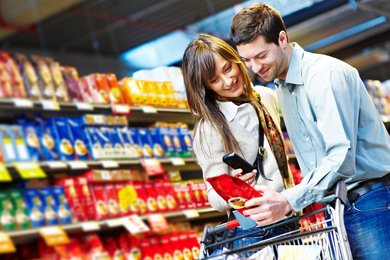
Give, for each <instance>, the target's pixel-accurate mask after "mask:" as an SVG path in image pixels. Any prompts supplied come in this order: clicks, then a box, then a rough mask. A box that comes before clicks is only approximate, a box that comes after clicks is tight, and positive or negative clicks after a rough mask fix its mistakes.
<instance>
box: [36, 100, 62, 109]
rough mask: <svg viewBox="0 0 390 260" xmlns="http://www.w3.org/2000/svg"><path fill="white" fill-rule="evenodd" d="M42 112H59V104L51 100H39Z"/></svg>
mask: <svg viewBox="0 0 390 260" xmlns="http://www.w3.org/2000/svg"><path fill="white" fill-rule="evenodd" d="M41 104H42V108H43V110H56V111H57V110H60V104H58V102H56V101H53V100H41Z"/></svg>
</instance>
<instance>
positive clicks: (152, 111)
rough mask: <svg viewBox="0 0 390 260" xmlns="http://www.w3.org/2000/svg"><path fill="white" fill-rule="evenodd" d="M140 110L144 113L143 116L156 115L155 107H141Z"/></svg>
mask: <svg viewBox="0 0 390 260" xmlns="http://www.w3.org/2000/svg"><path fill="white" fill-rule="evenodd" d="M141 109H142V112H144V113H145V114H156V113H157V109H156V108H155V107H152V106H141Z"/></svg>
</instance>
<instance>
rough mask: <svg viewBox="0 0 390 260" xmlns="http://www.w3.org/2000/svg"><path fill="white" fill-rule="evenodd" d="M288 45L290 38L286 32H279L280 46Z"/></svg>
mask: <svg viewBox="0 0 390 260" xmlns="http://www.w3.org/2000/svg"><path fill="white" fill-rule="evenodd" d="M287 44H288V36H287V33H286V31H280V32H279V45H280V46H282V47H285V46H286V45H287Z"/></svg>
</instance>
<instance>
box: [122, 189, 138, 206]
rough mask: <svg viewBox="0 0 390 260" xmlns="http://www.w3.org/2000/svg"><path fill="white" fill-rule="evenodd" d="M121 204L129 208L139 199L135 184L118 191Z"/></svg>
mask: <svg viewBox="0 0 390 260" xmlns="http://www.w3.org/2000/svg"><path fill="white" fill-rule="evenodd" d="M118 199H119V205H120V207H121V208H122V209H127V208H129V206H130V205H131V204H133V203H134V202H135V201H136V200H137V191H136V190H135V189H134V188H133V186H126V187H124V188H123V189H121V190H120V191H119V193H118Z"/></svg>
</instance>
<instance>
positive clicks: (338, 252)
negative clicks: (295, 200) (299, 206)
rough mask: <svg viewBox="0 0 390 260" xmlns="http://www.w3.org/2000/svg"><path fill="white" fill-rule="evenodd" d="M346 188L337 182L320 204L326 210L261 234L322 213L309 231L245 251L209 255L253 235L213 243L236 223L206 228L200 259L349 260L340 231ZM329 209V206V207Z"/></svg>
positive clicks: (253, 246) (299, 230)
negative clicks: (242, 256)
mask: <svg viewBox="0 0 390 260" xmlns="http://www.w3.org/2000/svg"><path fill="white" fill-rule="evenodd" d="M346 195H347V188H346V186H345V183H344V182H338V183H337V185H336V188H335V190H334V193H333V195H330V196H328V197H326V198H325V199H324V200H323V201H322V203H326V206H325V207H324V208H322V209H320V210H316V211H313V212H311V213H308V214H305V215H303V216H296V217H291V218H288V219H286V220H283V221H280V222H278V223H275V224H272V225H269V226H264V227H263V228H262V229H263V230H264V231H267V230H270V229H272V228H277V227H282V226H285V225H290V226H291V224H292V223H298V222H299V220H301V219H303V218H305V217H309V216H312V215H315V214H318V213H320V212H325V214H326V216H327V217H326V219H325V220H324V221H322V222H320V223H315V224H313V225H311V226H309V227H305V228H297V229H296V230H293V231H290V232H287V233H284V234H282V235H278V236H274V237H272V238H269V239H265V240H262V241H260V242H257V243H254V244H251V245H247V246H245V247H241V248H236V249H231V250H224V251H223V252H222V253H218V254H215V255H214V254H213V255H211V253H212V250H214V249H215V248H216V247H218V246H223V245H226V244H228V243H230V242H232V241H234V240H236V239H241V238H243V237H246V236H250V235H254V234H253V233H248V234H245V235H243V236H238V237H233V238H230V239H225V240H222V241H221V240H219V241H218V239H216V238H217V237H220V236H218V234H219V233H221V232H224V231H225V230H228V229H231V228H233V227H236V226H238V224H237V221H232V222H228V223H223V224H221V225H218V226H207V227H205V229H204V231H203V235H202V238H201V248H200V251H201V252H200V259H237V258H239V257H238V255H239V254H240V253H244V252H250V253H252V255H251V257H250V258H249V259H262V260H265V259H278V260H279V259H283V260H284V259H288V260H292V259H324V260H328V259H329V260H339V259H340V260H349V259H352V255H351V250H350V247H349V243H348V238H347V234H346V231H345V227H344V218H343V214H344V205H345V200H346ZM331 205H332V206H331Z"/></svg>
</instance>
